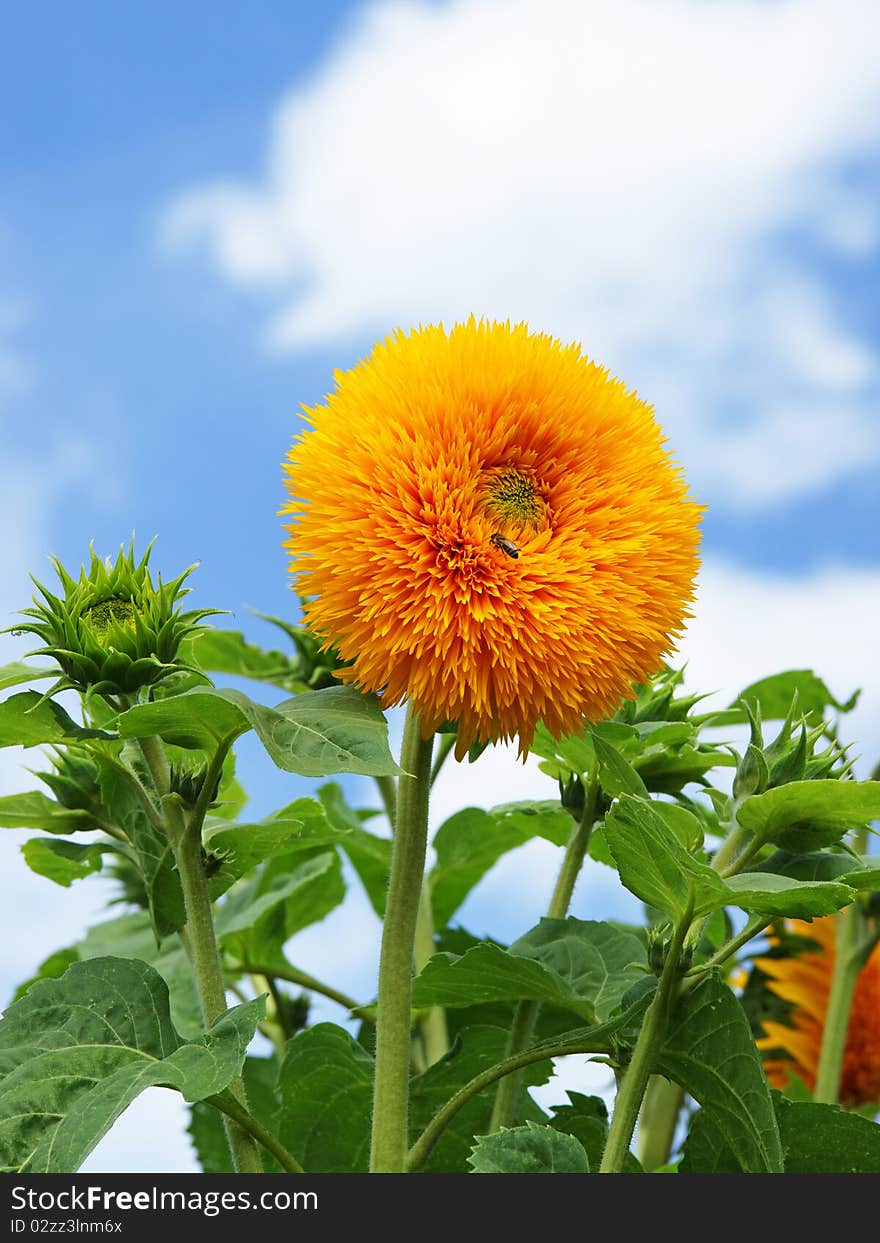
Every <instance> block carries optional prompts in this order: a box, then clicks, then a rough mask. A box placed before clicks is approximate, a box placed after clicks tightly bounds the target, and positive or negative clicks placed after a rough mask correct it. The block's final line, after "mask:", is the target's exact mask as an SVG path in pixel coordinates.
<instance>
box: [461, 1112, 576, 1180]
mask: <svg viewBox="0 0 880 1243" xmlns="http://www.w3.org/2000/svg"><path fill="white" fill-rule="evenodd" d="M469 1161H470V1166H471V1170H472V1171H473V1173H474V1174H589V1172H590V1162H589V1160H588V1159H587V1154H586V1152H585V1151H584V1147H583V1145H582V1144H581V1143H579V1141H578V1140H576V1139H575V1137H574V1136H573V1135H567V1134H565V1132H563V1131H557V1130H554V1128H553V1127H550V1126H538V1125H536V1123H534V1122H527V1123H526V1125H525V1126H517V1127H511V1128H509V1129H502V1130H500V1131H498V1132H496V1134H494V1135H483V1136H480V1138H479V1139H478V1140H477V1142H476V1144H475V1145H474V1147H473V1150H472V1151H471V1155H470V1158H469Z"/></svg>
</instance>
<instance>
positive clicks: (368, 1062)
mask: <svg viewBox="0 0 880 1243" xmlns="http://www.w3.org/2000/svg"><path fill="white" fill-rule="evenodd" d="M278 1086H279V1091H280V1094H281V1113H280V1118H279V1125H278V1131H279V1135H280V1138H281V1142H282V1143H283V1144H284V1146H285V1147H286V1148H287V1149H288V1150H289V1151H290V1152H292V1153H293V1155H294V1156H295V1157H296V1158H297V1160H298V1161H299V1162H300V1164H301V1165H302V1166H303V1168H304V1169H306V1170H308V1172H309V1173H310V1174H312V1173H315V1174H323V1173H341V1174H352V1173H363V1172H364V1171H366V1169H367V1168H368V1166H369V1157H370V1116H371V1111H372V1105H373V1059H372V1058H371V1057H370V1055H369V1054H368V1053H367V1052H366V1050H364V1049H363V1048H362V1047H361V1046H360V1045H359V1044H358V1043H357V1041H356V1040H354V1039H353V1038H352V1037H351V1036H350V1035H349V1034H348V1032H347V1031H345V1029H344V1028H342V1027H337V1026H336V1025H335V1024H334V1023H318V1024H317V1025H316V1026H315V1027H309V1028H307V1029H306V1030H305V1031H301V1032H297V1034H296V1035H295V1036H294V1037H293V1039H292V1040H291V1041H290V1042H289V1043H288V1046H287V1056H286V1057H285V1059H284V1062H283V1064H282V1066H281V1072H280V1075H279V1080H278Z"/></svg>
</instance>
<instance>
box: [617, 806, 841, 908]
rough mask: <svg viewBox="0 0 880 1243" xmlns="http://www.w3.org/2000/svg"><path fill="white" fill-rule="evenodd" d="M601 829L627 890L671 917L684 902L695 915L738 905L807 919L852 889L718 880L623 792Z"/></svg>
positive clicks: (753, 877) (763, 879)
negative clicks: (691, 905)
mask: <svg viewBox="0 0 880 1243" xmlns="http://www.w3.org/2000/svg"><path fill="white" fill-rule="evenodd" d="M604 833H605V838H606V841H607V843H608V847H609V849H610V851H611V854H612V855H613V856H614V859H615V861H616V863H617V866H618V870H619V872H620V879H621V880H622V882H623V884H624V885H625V886H626V887H627V889H629V890H630V891H631V892H632V893H634V894H635V895H636V896H637V897H639V898H641V899H642V901H643V902H647V903H648V904H649V906H653V907H656V908H657V909H658V910H660V911H663V912H664V914H666V915H669V916H671V917H672V918H673V919H676V920H677V919H681V918H683V917H684V916H685V913H686V912H687V910H688V906H689V903H690V902H692V903H693V914H694V915H695V916H697V917H699V916H701V915H708V914H709V913H710V912H711V911H714V910H718V909H719V908H720V907H724V906H739V907H742V908H743V910H746V911H752V912H754V913H755V914H759V915H767V916H774V915H791V916H798V917H800V918H807V919H809V918H811V917H812V916H814V915H828V914H830V913H831V912H832V911H837V910H839V909H840V908H841V907H842V906H846V904H847V903H848V902H851V901H852V900H853V897H854V894H853V891H852V889H851V888H850V887H849V886H848V885H845V884H843V883H841V882H839V881H828V882H824V881H823V882H820V881H803V880H798V879H794V878H791V877H787V876H781V875H776V874H773V875H770V874H767V875H765V874H762V873H760V872H746V873H744V874H742V875H740V876H733V877H731V878H730V879H728V880H724V879H722V877H721V876H719V875H718V873H717V872H715V871H714V870H713V869H712V868H711V867H709V865H708V864H707V863H703V862H702V861H701V860H699V859H695V858H694V857H693V856H692V855H690V854H689V853H688V851H687V850H685V848H684V846H683V845H682V844H681V842H680V841H679V840H678V838H677V836H676V834H675V833H674V832H673V831H672V829H671V828H670V827H669V825H668V824H667V823H666V820H665V818H664V817H663V816H662V815H661V814H660V813H659V811H657V809H656V808H655V807H654V806H653V805H652V804H651V803H648V802H645V801H644V800H641V799H636V798H632V797H631V796H629V795H624V796H623V797H622V798H620V799H619V800H618V802H617V803H615V805H614V806H613V807H612V808H611V810H610V812H609V813H608V815H607V817H606V819H605V828H604Z"/></svg>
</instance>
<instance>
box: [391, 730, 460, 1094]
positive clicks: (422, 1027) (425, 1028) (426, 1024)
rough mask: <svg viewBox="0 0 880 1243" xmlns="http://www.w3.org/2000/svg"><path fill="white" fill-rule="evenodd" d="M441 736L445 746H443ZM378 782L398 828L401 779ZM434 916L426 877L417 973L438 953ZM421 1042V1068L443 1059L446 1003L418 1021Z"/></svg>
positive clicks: (446, 1035) (418, 929) (419, 920)
mask: <svg viewBox="0 0 880 1243" xmlns="http://www.w3.org/2000/svg"><path fill="white" fill-rule="evenodd" d="M442 738H451V739H452V741H453V742H454V741H455V735H454V734H444V735H442ZM442 738H441V746H442ZM436 770H437V765H436V763H435V765H434V768H433V769H432V771H431V777H430V784H431V785H433V783H434V773H435V772H436ZM375 780H376V785H377V786H378V787H379V793H380V794H381V796H382V803H383V805H384V807H385V814H386V816H387V817H388V823H389V824H390V825H391V830H392V832H394V828H395V825H396V824H397V782H396V781H395V780H394V778H393V777H376V779H375ZM434 949H435V946H434V916H433V912H432V911H431V886H430V883H429V881H428V877H427V876H425V877H423V879H422V892H421V896H420V898H419V914H418V918H417V920H416V943H415V950H414V965H415V970H416V974H418V973H419V972H420V971H421V969H422V967H424V966H425V964H426V963H427V962H428V960H429V959H430V958H433V956H434ZM417 1027H418V1044H417V1046H416V1049H417V1052H418V1055H419V1056H418V1057H417V1058H416V1059H415V1060H416V1061H417V1062H418V1063H420V1069H422V1070H427V1068H428V1067H429V1066H432V1065H433V1064H434V1062H437V1061H439V1060H440V1058H441V1057H443V1055H444V1053H446V1051H447V1050H448V1048H449V1033H448V1031H447V1028H446V1011H445V1010H444V1009H443V1007H442V1006H432V1007H431V1009H430V1010H429V1011H428V1013H427V1014H426V1015H425V1016H424V1017H423V1018H421V1019H419V1022H418V1025H417Z"/></svg>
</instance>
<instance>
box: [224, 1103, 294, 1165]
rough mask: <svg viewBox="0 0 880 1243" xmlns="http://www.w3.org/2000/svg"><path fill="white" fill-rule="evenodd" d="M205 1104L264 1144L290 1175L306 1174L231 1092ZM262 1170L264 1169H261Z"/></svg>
mask: <svg viewBox="0 0 880 1243" xmlns="http://www.w3.org/2000/svg"><path fill="white" fill-rule="evenodd" d="M205 1104H207V1105H213V1106H214V1108H215V1109H219V1110H220V1112H221V1113H222V1114H224V1115H225V1117H226V1118H228V1119H230V1120H231V1121H233V1122H234V1123H235V1125H236V1127H237V1128H238V1129H239V1130H241V1131H245V1132H247V1134H248V1135H250V1136H252V1137H253V1138H254V1139H255V1140H257V1142H258V1143H260V1144H262V1145H263V1147H264V1148H265V1149H266V1151H267V1152H270V1153H271V1154H272V1156H273V1157H274V1158H275V1160H276V1161H277V1162H278V1164H279V1165H280V1166H281V1168H282V1169H283V1170H286V1171H287V1173H288V1174H304V1173H305V1170H304V1169H303V1167H302V1166H301V1165H300V1163H299V1162H298V1161H297V1159H296V1157H295V1156H294V1155H293V1153H291V1152H288V1150H287V1149H286V1148H285V1147H284V1145H283V1144H281V1143H279V1141H278V1140H277V1139H276V1138H275V1136H274V1135H273V1134H272V1133H271V1132H270V1131H267V1130H266V1128H265V1127H264V1126H263V1124H262V1123H261V1122H258V1121H257V1119H256V1118H254V1117H253V1116H252V1115H251V1114H250V1113H248V1111H247V1110H246V1109H245V1107H244V1106H243V1105H242V1103H241V1102H240V1101H239V1100H237V1099H236V1098H235V1097H234V1096H233V1095H232V1093H231V1092H229V1091H228V1090H227V1091H226V1092H221V1093H220V1095H219V1096H207V1097H205ZM261 1168H262V1167H261Z"/></svg>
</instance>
